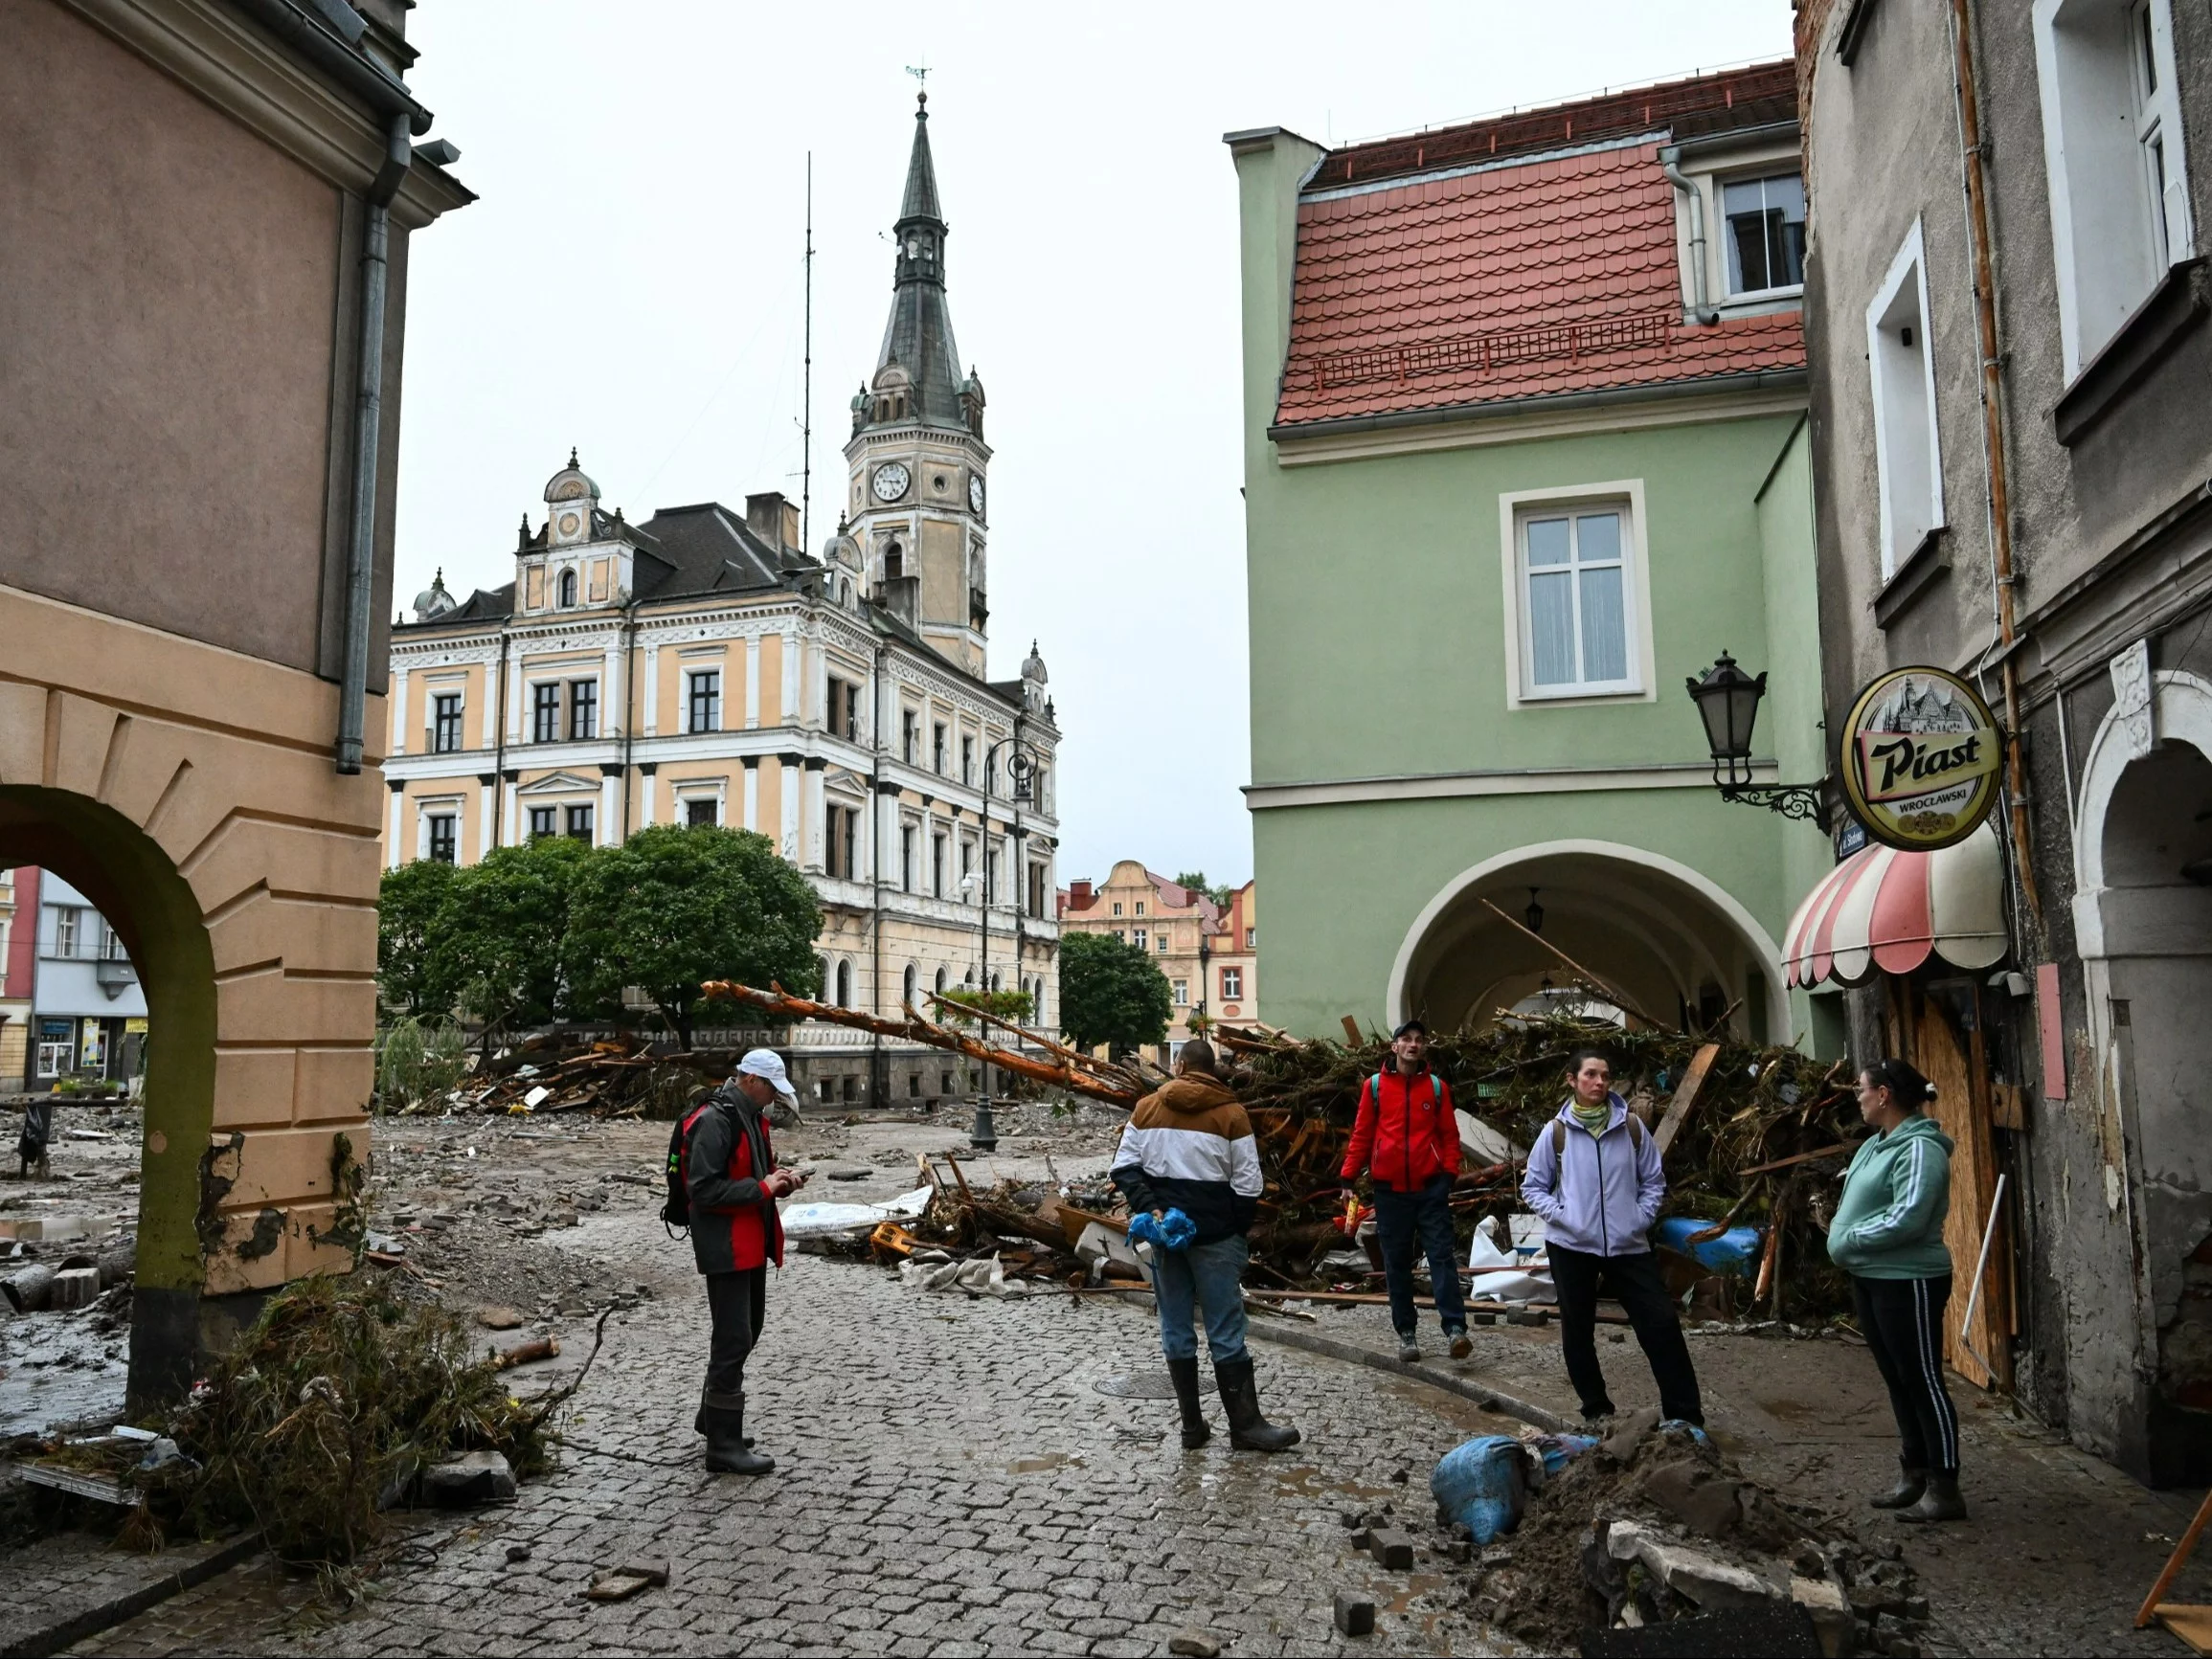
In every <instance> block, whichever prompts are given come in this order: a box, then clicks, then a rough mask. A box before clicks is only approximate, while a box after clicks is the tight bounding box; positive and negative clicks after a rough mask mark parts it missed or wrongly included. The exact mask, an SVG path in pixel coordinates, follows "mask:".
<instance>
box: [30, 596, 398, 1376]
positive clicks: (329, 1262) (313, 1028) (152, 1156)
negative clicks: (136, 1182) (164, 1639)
mask: <svg viewBox="0 0 2212 1659" xmlns="http://www.w3.org/2000/svg"><path fill="white" fill-rule="evenodd" d="M0 638H5V639H8V640H9V642H10V643H9V649H8V654H7V661H6V662H5V664H0V676H4V678H0V863H7V864H17V863H36V864H40V865H44V866H46V867H48V868H51V869H53V870H55V871H56V872H57V873H58V874H59V875H61V876H62V878H63V879H64V880H66V881H69V882H70V883H72V884H74V885H75V886H78V887H79V888H80V889H82V890H83V892H84V893H85V894H86V895H87V896H88V897H90V898H91V899H93V901H94V902H95V903H96V904H97V905H98V906H99V907H100V908H101V909H102V912H103V913H104V914H105V915H106V916H107V918H108V919H109V921H110V922H111V923H112V924H113V925H114V927H115V929H116V931H117V933H118V934H119V935H120V936H121V937H122V939H123V941H124V946H125V948H126V949H127V950H128V951H129V953H130V956H131V959H132V961H133V962H134V963H135V964H136V965H137V967H138V970H139V974H140V976H141V978H142V980H143V982H144V984H145V987H146V994H147V1010H148V1027H149V1037H148V1044H147V1072H146V1090H145V1113H146V1136H145V1144H144V1148H143V1151H142V1154H141V1163H140V1186H139V1231H138V1271H137V1289H136V1293H135V1295H134V1298H133V1302H132V1323H131V1338H130V1374H129V1383H128V1391H129V1398H130V1400H131V1401H132V1402H133V1404H134V1405H135V1404H137V1403H139V1402H142V1401H150V1400H156V1399H160V1398H164V1397H167V1396H172V1395H174V1394H175V1393H177V1392H179V1391H181V1389H182V1388H183V1387H184V1386H186V1385H187V1384H188V1383H189V1381H190V1379H191V1377H192V1366H193V1365H194V1363H195V1362H196V1360H197V1359H198V1357H199V1356H200V1354H201V1353H202V1352H203V1350H204V1349H205V1348H208V1347H214V1346H219V1345H220V1344H221V1343H222V1342H224V1341H225V1340H226V1339H227V1338H228V1337H229V1336H230V1335H231V1334H234V1333H235V1331H236V1330H237V1327H238V1325H239V1324H240V1323H241V1322H242V1321H244V1320H246V1319H250V1317H251V1316H252V1313H253V1312H254V1311H255V1310H256V1309H257V1308H258V1306H259V1303H260V1297H261V1294H262V1293H265V1292H266V1291H267V1290H269V1289H272V1288H274V1287H276V1286H278V1285H281V1284H282V1283H283V1282H284V1281H286V1280H288V1279H293V1278H297V1277H299V1276H300V1275H302V1274H303V1273H306V1272H310V1271H313V1270H315V1269H317V1268H319V1267H327V1268H336V1269H340V1270H344V1269H346V1268H349V1267H351V1265H352V1262H353V1246H354V1244H355V1243H356V1242H357V1236H358V1234H359V1231H360V1226H361V1219H360V1215H359V1213H358V1211H357V1210H356V1209H355V1208H354V1206H353V1203H352V1201H351V1200H352V1199H353V1198H354V1196H355V1194H356V1193H357V1191H358V1186H359V1182H360V1180H361V1172H362V1169H363V1165H364V1160H365V1159H366V1157H367V1155H368V1131H367V1116H368V1105H369V1096H370V1090H371V1087H372V1081H373V1067H374V1038H375V965H376V911H375V902H376V883H377V842H376V831H377V822H378V811H379V807H380V805H381V802H380V799H379V796H380V795H381V789H380V787H379V783H378V779H377V776H376V774H375V773H374V772H373V771H370V772H367V773H361V774H358V775H353V776H345V775H341V774H339V773H335V772H334V771H333V770H332V769H331V765H330V759H329V743H330V736H329V734H330V732H331V731H332V730H333V729H336V726H337V722H338V706H337V705H338V687H337V686H335V685H332V684H327V683H326V682H323V681H318V680H312V679H310V678H309V677H307V676H305V675H301V674H298V673H296V672H293V671H290V670H287V669H284V668H282V667H279V666H276V665H274V664H269V663H263V662H260V661H256V660H254V659H251V658H246V657H242V656H239V655H237V654H236V653H233V652H228V651H224V650H221V649H220V648H218V647H214V646H210V645H204V644H199V643H196V642H194V641H192V640H189V639H179V638H177V637H176V636H174V635H169V634H164V633H160V632H157V631H155V630H152V629H141V628H134V627H131V626H130V625H128V624H122V623H118V622H117V621H115V620H114V619H113V618H109V617H93V616H91V615H89V614H87V613H85V612H83V611H80V610H78V609H77V608H75V607H72V606H67V605H61V604H54V603H49V602H47V601H44V600H41V599H38V598H35V597H34V596H31V595H27V594H20V593H16V592H13V591H11V590H7V589H0Z"/></svg>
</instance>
